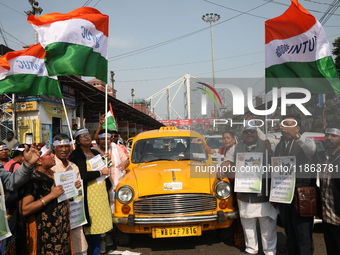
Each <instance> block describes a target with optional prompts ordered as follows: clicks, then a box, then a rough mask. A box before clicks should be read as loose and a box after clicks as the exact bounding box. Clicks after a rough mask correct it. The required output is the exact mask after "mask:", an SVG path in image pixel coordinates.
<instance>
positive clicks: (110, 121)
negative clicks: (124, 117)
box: [102, 104, 117, 130]
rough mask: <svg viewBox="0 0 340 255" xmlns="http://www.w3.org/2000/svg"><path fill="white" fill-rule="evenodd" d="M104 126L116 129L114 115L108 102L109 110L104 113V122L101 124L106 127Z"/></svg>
mask: <svg viewBox="0 0 340 255" xmlns="http://www.w3.org/2000/svg"><path fill="white" fill-rule="evenodd" d="M106 126H107V129H108V130H117V124H116V120H115V115H114V114H113V110H112V105H111V104H110V110H109V111H108V112H107V113H106V116H105V123H104V124H103V125H102V128H104V129H106Z"/></svg>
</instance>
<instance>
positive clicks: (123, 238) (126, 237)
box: [116, 229, 131, 246]
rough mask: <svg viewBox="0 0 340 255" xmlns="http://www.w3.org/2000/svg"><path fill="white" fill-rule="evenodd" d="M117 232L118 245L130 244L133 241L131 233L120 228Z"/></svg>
mask: <svg viewBox="0 0 340 255" xmlns="http://www.w3.org/2000/svg"><path fill="white" fill-rule="evenodd" d="M116 233H117V243H118V245H121V246H125V245H128V244H130V242H131V235H130V234H127V233H124V232H122V231H120V230H119V229H116Z"/></svg>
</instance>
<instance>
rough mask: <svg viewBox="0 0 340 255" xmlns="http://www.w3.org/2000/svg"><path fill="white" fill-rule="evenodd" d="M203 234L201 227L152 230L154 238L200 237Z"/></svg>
mask: <svg viewBox="0 0 340 255" xmlns="http://www.w3.org/2000/svg"><path fill="white" fill-rule="evenodd" d="M201 234H202V231H201V226H182V227H169V228H153V229H152V238H163V237H177V236H200V235H201Z"/></svg>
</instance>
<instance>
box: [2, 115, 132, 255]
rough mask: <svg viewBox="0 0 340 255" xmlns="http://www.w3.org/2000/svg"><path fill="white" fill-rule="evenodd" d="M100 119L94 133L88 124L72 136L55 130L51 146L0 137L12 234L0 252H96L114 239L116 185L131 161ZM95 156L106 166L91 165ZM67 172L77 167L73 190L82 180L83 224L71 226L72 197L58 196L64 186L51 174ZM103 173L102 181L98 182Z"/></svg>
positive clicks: (92, 254)
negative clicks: (13, 142) (10, 141)
mask: <svg viewBox="0 0 340 255" xmlns="http://www.w3.org/2000/svg"><path fill="white" fill-rule="evenodd" d="M103 122H104V119H103V118H101V120H100V123H99V124H98V129H97V130H98V132H96V133H95V135H94V137H92V135H91V134H90V133H89V131H88V130H87V129H86V128H82V129H77V130H76V131H75V132H74V133H73V134H72V136H73V137H72V139H71V138H70V137H69V136H68V135H66V134H62V133H58V134H56V135H55V136H54V137H53V144H52V145H51V146H50V148H48V147H47V146H46V145H44V146H43V144H35V143H34V144H32V145H26V144H21V145H20V144H16V147H14V148H12V149H11V150H10V149H9V147H8V145H7V144H5V143H3V142H0V178H1V181H2V183H3V187H4V191H5V198H6V210H7V215H8V222H9V228H10V231H11V233H12V236H11V237H8V238H6V239H4V240H3V241H2V242H1V246H0V254H3V255H5V254H27V255H28V254H65V255H69V254H70V255H71V254H72V255H73V254H76V255H87V254H91V255H99V254H100V253H105V252H106V249H107V246H111V245H113V244H114V242H113V240H112V237H111V230H112V229H113V222H112V213H113V209H114V202H113V201H114V188H115V187H116V185H117V183H118V181H119V178H120V177H121V176H123V175H124V173H125V171H124V170H125V168H126V167H127V166H128V165H129V160H128V152H127V150H126V148H125V147H124V146H122V145H120V144H117V143H118V139H119V135H118V132H117V131H116V130H110V131H108V132H107V130H103V129H102V128H101V126H102V124H103ZM92 138H94V139H96V142H97V145H96V146H93V145H92ZM73 140H74V143H72V142H73ZM10 152H12V153H10ZM9 155H11V157H10V156H9ZM97 155H101V156H102V159H103V162H105V163H104V165H105V164H106V166H105V167H103V168H102V169H95V170H94V169H92V167H93V166H92V165H91V164H90V163H89V162H90V161H91V159H93V158H94V157H95V156H97ZM67 171H75V175H76V180H75V183H74V185H75V188H76V189H79V188H81V182H82V185H83V188H82V195H83V199H84V211H85V216H86V220H87V224H85V225H83V226H78V227H75V228H73V229H71V220H70V217H71V215H70V203H71V201H72V198H71V200H69V199H66V200H64V201H59V200H58V198H59V197H60V195H62V194H64V192H65V190H64V188H63V186H62V185H56V182H55V174H57V173H63V172H67ZM101 176H102V177H103V181H97V179H98V177H101ZM107 177H109V178H107Z"/></svg>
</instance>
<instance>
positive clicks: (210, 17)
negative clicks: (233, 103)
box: [202, 13, 221, 117]
mask: <svg viewBox="0 0 340 255" xmlns="http://www.w3.org/2000/svg"><path fill="white" fill-rule="evenodd" d="M220 18H221V16H220V15H218V14H216V13H207V14H205V15H203V16H202V20H203V21H205V22H209V24H210V37H211V65H212V77H213V88H215V66H214V35H213V29H212V23H213V22H217V21H218V20H219V19H220ZM216 111H217V109H216V105H215V104H214V117H216Z"/></svg>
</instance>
